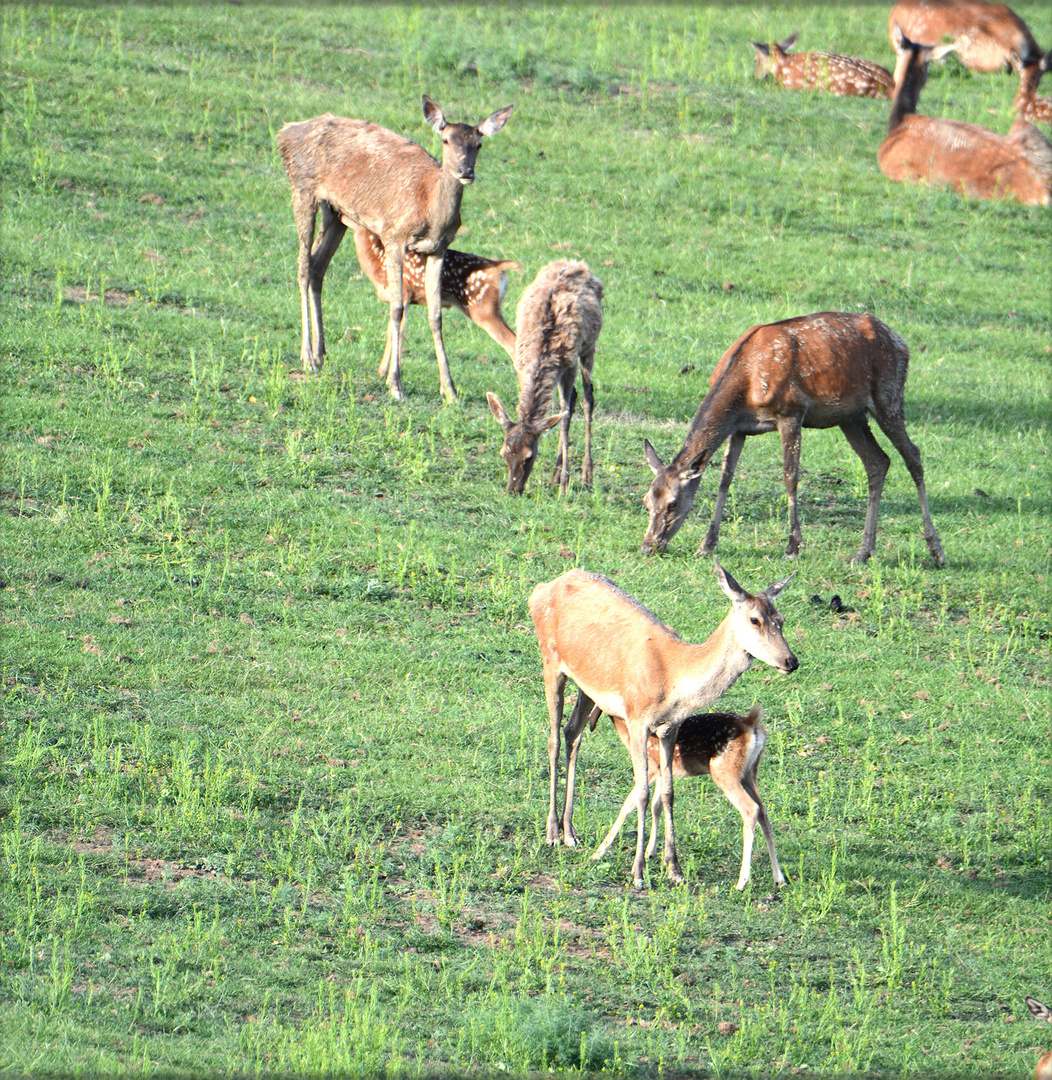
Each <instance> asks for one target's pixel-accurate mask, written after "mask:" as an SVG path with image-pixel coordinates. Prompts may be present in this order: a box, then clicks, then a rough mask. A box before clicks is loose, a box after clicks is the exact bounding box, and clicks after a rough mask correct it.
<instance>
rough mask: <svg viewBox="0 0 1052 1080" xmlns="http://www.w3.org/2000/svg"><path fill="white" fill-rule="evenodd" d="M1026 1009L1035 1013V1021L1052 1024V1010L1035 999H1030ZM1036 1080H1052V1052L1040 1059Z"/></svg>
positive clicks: (1035, 1072)
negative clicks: (1045, 1021)
mask: <svg viewBox="0 0 1052 1080" xmlns="http://www.w3.org/2000/svg"><path fill="white" fill-rule="evenodd" d="M1026 1007H1027V1008H1028V1009H1029V1010H1030V1011H1031V1013H1033V1016H1034V1019H1035V1020H1047V1021H1048V1022H1049V1023H1050V1024H1052V1009H1050V1008H1049V1007H1048V1006H1047V1005H1042V1004H1041V1002H1040V1001H1038V1000H1036V999H1035V998H1032V997H1028V998H1027V999H1026ZM1034 1080H1052V1050H1049V1052H1048V1053H1047V1054H1042V1055H1041V1057H1039V1058H1038V1060H1037V1068H1036V1069H1035V1070H1034Z"/></svg>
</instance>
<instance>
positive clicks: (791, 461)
mask: <svg viewBox="0 0 1052 1080" xmlns="http://www.w3.org/2000/svg"><path fill="white" fill-rule="evenodd" d="M800 427H801V420H800V418H799V417H796V416H793V417H789V418H788V419H785V420H782V421H781V422H780V423H779V424H778V432H779V434H780V435H781V436H782V472H783V473H784V474H785V493H786V495H787V496H788V497H789V543H788V544H786V546H785V556H786V558H787V559H792V558H795V557H796V556H797V555H798V554H799V553H800V548H801V547H802V546H803V542H804V537H803V533H801V532H800V514H799V508H798V507H797V502H796V489H797V486H798V485H799V483H800Z"/></svg>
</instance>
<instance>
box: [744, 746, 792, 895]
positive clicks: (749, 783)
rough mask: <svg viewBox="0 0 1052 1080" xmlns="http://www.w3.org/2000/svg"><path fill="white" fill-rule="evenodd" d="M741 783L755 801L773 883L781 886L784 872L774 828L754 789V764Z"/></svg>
mask: <svg viewBox="0 0 1052 1080" xmlns="http://www.w3.org/2000/svg"><path fill="white" fill-rule="evenodd" d="M741 785H742V787H743V788H744V789H745V791H746V792H747V793H748V795H749V797H750V798H751V799H752V800H753V801H754V802H755V803H756V808H757V813H756V820H757V821H758V822H759V825H760V829H761V831H762V832H763V838H764V840H766V841H767V854H768V855H770V857H771V873H772V874H773V875H774V884H775V886H776V887H777V888H781V886H783V885H784V884H785V874H783V873H782V868H781V867H780V866H779V865H778V855H777V853H776V852H775V850H774V830H773V829H772V828H771V821H770V818H768V816H767V808H766V807H765V806H764V805H763V799H761V798H760V793H759V791H757V790H756V765H755V764H754V765H753V767H752V771H751V772H749V773H746V775H745V776H743V777H742V779H741ZM739 880H740V879H739ZM746 881H748V874H746ZM739 887H741V886H739Z"/></svg>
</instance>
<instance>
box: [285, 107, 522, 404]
mask: <svg viewBox="0 0 1052 1080" xmlns="http://www.w3.org/2000/svg"><path fill="white" fill-rule="evenodd" d="M423 105H424V118H425V119H426V120H427V122H428V123H429V124H430V125H431V126H432V127H433V128H434V129H435V131H437V132H438V133H439V136H440V137H441V139H442V161H441V163H439V162H438V161H437V160H436V159H435V158H433V157H432V156H431V155H430V154H429V153H428V152H427V151H426V150H425V149H424V148H423V147H422V146H419V145H418V144H417V143H415V142H412V141H411V140H409V139H406V138H404V137H403V136H401V135H396V134H395V133H394V132H393V131H388V130H387V129H386V128H382V127H379V126H378V125H377V124H372V123H369V122H368V121H367V120H347V119H344V118H343V117H339V116H333V115H332V114H331V113H325V114H324V115H322V116H318V117H315V118H314V119H313V120H304V121H301V122H300V123H292V124H286V125H285V126H284V127H283V128H282V129H281V131H280V132H278V137H277V142H278V149H279V151H280V152H281V157H282V160H283V161H284V163H285V170H286V172H287V173H288V177H289V184H290V185H291V187H292V209H293V213H294V215H295V218H296V230H297V232H298V233H299V241H300V253H299V267H298V274H297V276H298V278H299V288H300V308H301V315H302V323H303V336H302V346H301V349H300V354H301V357H302V359H303V369H304V371H319V370H320V369H321V366H322V364H323V362H324V357H325V334H324V331H323V329H322V318H321V290H322V283H323V281H324V279H325V271H326V270H327V269H328V266H329V262H330V260H331V259H332V256H333V254H334V253H335V251H336V249H337V248H338V247H339V245H340V241H341V240H342V239H343V234H344V233H345V232H346V231H347V224H348V223H353V224H354V225H359V226H361V227H362V228H364V229H367V230H368V231H369V232H371V233H372V234H373V235H374V236H376V237H378V238H379V240H380V242H381V243H382V244H383V246H384V256H385V263H386V267H387V282H388V293H389V295H390V305H391V312H390V319H389V321H388V325H387V344H388V349H389V350H390V366H389V370H388V373H387V384H388V386H389V388H390V391H391V395H392V397H394V398H395V399H396V400H399V401H400V400H402V398H403V397H404V394H403V392H402V314H403V309H404V305H405V299H404V296H403V291H402V290H403V274H402V264H403V262H404V259H405V255H406V252H407V251H411V252H414V253H416V254H418V255H422V256H424V257H425V259H426V264H425V267H424V293H425V296H426V299H427V313H428V320H429V322H430V324H431V335H432V337H433V338H434V341H435V354H436V357H437V360H438V373H439V381H440V383H441V387H442V395H443V397H445V398H446V399H447V400H449V401H456V399H457V392H456V388H455V387H454V385H453V380H452V378H451V376H450V374H449V361H448V360H447V358H446V350H445V346H444V345H443V344H442V294H441V280H442V262H443V256H444V255H445V251H446V248H447V247H449V244H450V241H451V240H452V239H453V237H454V236H455V235H456V232H457V229H459V228H460V200H461V196H462V194H463V190H464V186H465V185H467V184H470V183H473V182H474V179H475V159H476V158H477V157H478V152H479V147H480V146H481V145H482V138H483V136H486V135H495V134H496V133H497V132H498V131H500V129H501V128H502V127H504V124H505V122H506V121H507V119H508V117H509V116H510V115H511V110H512V108H513V106H511V105H508V106H507V107H506V108H503V109H500V110H499V111H498V112H495V113H493V114H492V115H491V116H489V117H487V118H486V119H485V120H483V121H482V122H481V123H480V124H478V125H474V124H450V123H447V122H446V118H445V116H444V115H443V113H442V110H441V109H440V108H439V107H438V106H437V105H436V104H435V103H434V102H433V101H432V100H431V99H430V98H429V97H428V96H427V95H426V94H425V95H424V97H423ZM319 210H320V211H321V233H320V234H319V236H318V237H317V240H315V236H314V227H315V218H316V216H317V213H318V211H319Z"/></svg>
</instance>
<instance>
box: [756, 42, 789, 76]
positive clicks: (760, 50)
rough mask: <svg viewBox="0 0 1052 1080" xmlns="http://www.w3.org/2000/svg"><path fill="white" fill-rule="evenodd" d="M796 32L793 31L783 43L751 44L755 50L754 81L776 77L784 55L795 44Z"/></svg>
mask: <svg viewBox="0 0 1052 1080" xmlns="http://www.w3.org/2000/svg"><path fill="white" fill-rule="evenodd" d="M796 36H797V31H795V30H794V31H793V32H792V33H791V34H790V35H789V36H788V37H787V38H786V39H785V40H784V41H780V42H778V43H777V44H774V45H763V44H761V43H760V42H759V41H754V42H752V47H753V48H754V49H755V50H756V66H755V68H753V73H752V75H753V78H754V79H765V78H766V77H767V76H768V75H777V74H778V71H779V69H780V68H781V66H782V63H783V62H784V60H785V54H786V53H787V52H788V51H789V50H790V49H791V48H792V47H793V46H794V45H795V44H796Z"/></svg>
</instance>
